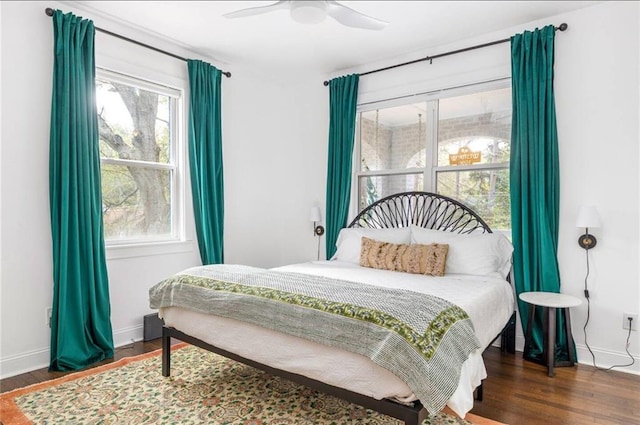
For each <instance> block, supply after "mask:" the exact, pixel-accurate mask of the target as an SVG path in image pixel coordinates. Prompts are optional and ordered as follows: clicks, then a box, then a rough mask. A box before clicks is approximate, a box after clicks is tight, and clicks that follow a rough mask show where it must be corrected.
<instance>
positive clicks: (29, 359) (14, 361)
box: [0, 347, 50, 379]
mask: <svg viewBox="0 0 640 425" xmlns="http://www.w3.org/2000/svg"><path fill="white" fill-rule="evenodd" d="M49 356H50V350H49V347H47V348H42V349H40V350H33V351H27V352H26V353H21V354H16V355H15V356H9V357H5V358H3V359H2V360H0V379H4V378H10V377H12V376H16V375H20V374H23V373H27V372H31V371H34V370H37V369H42V368H43V367H49V360H50V358H49Z"/></svg>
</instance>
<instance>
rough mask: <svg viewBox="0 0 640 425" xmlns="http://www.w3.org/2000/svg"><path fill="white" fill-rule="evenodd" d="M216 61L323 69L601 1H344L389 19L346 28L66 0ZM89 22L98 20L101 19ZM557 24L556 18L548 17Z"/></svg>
mask: <svg viewBox="0 0 640 425" xmlns="http://www.w3.org/2000/svg"><path fill="white" fill-rule="evenodd" d="M62 3H66V4H73V5H75V6H78V7H79V8H80V9H84V10H87V11H92V12H97V13H96V15H98V16H99V15H103V16H105V17H109V18H112V19H115V20H118V21H120V22H123V23H127V24H129V25H133V26H136V27H138V28H141V29H143V30H145V31H147V32H151V33H154V34H155V35H158V36H160V37H162V38H165V39H169V40H171V41H172V42H175V43H177V44H179V45H181V46H183V47H188V48H190V50H192V51H194V52H196V53H199V54H201V55H203V56H206V57H208V58H211V59H213V60H215V61H216V62H217V63H216V64H219V65H221V66H222V67H223V68H224V65H226V68H228V69H229V70H230V71H233V66H234V65H243V66H252V67H259V68H261V69H264V70H267V71H275V72H283V71H287V72H300V71H305V70H313V71H314V72H319V73H323V74H331V73H334V72H336V71H339V70H342V69H347V68H351V67H355V66H358V65H362V64H366V63H371V62H376V61H379V60H384V59H387V58H393V57H396V56H399V55H403V54H407V53H411V52H414V51H417V50H424V49H428V48H430V47H437V46H442V45H446V44H449V43H453V42H456V41H458V40H461V39H465V38H468V37H473V36H476V35H481V34H485V33H489V32H493V31H498V30H501V29H505V28H509V27H512V26H517V25H521V24H524V23H527V22H531V21H536V20H539V19H544V18H547V17H551V16H554V15H558V14H561V13H564V12H568V11H572V10H575V9H580V8H583V7H587V6H591V5H593V4H596V3H599V2H598V1H342V2H341V3H342V4H344V5H346V6H348V7H351V8H353V9H356V10H358V11H359V12H362V13H365V14H367V15H370V16H373V17H376V18H379V19H382V20H385V21H388V22H390V24H389V25H388V26H387V27H386V28H385V29H384V30H382V31H371V30H362V29H355V28H349V27H345V26H342V25H340V24H339V23H338V22H336V21H335V20H333V19H332V18H327V19H326V20H325V21H323V22H321V23H319V24H315V25H304V24H299V23H297V22H294V21H292V20H291V18H290V16H289V12H288V11H287V10H276V11H274V12H271V13H268V14H263V15H258V16H251V17H246V18H239V19H227V18H224V17H223V16H222V15H223V14H225V13H228V12H232V11H235V10H238V9H241V8H245V7H255V6H264V5H267V4H271V3H273V2H270V1H75V2H72V1H67V2H62ZM94 21H95V25H96V26H97V27H101V23H100V21H99V19H95V20H94ZM549 23H550V24H556V25H558V24H560V22H549Z"/></svg>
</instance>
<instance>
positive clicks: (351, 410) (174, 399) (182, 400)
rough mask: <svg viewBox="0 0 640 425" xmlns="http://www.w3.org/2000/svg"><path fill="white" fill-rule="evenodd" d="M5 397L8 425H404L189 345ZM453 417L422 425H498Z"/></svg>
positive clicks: (0, 415) (3, 417)
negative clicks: (167, 363) (167, 365)
mask: <svg viewBox="0 0 640 425" xmlns="http://www.w3.org/2000/svg"><path fill="white" fill-rule="evenodd" d="M171 366H172V367H171V373H172V376H171V377H170V378H164V377H163V376H162V373H161V367H162V362H161V358H160V350H157V351H154V352H152V353H147V354H143V355H141V356H136V357H129V358H125V359H122V360H119V361H117V362H114V363H110V364H107V365H104V366H100V367H97V368H94V369H88V370H86V371H83V372H78V373H73V374H70V375H66V376H64V377H62V378H58V379H54V380H51V381H46V382H43V383H40V384H36V385H32V386H29V387H25V388H20V389H17V390H14V391H11V392H8V393H4V394H0V421H1V423H2V424H3V425H23V424H104V425H106V424H181V425H182V424H214V425H223V424H240V425H267V424H269V425H341V424H363V425H383V424H384V425H391V424H393V425H400V424H402V422H400V421H398V420H396V419H393V418H390V417H388V416H385V415H382V414H379V413H376V412H373V411H371V410H368V409H364V408H363V407H361V406H358V405H355V404H352V403H348V402H345V401H343V400H340V399H337V398H335V397H332V396H328V395H326V394H323V393H319V392H316V391H313V390H311V389H308V388H306V387H304V386H301V385H298V384H294V383H292V382H290V381H287V380H285V379H281V378H278V377H274V376H272V375H269V374H267V373H264V372H262V371H259V370H257V369H254V368H252V367H249V366H245V365H243V364H241V363H238V362H235V361H233V360H229V359H226V358H224V357H221V356H219V355H217V354H213V353H210V352H208V351H205V350H202V349H199V348H197V347H193V346H190V345H186V344H179V345H177V346H174V352H173V353H172V355H171ZM466 419H467V420H462V419H460V418H457V417H455V416H454V415H452V414H449V413H444V412H443V413H440V414H438V415H437V416H434V417H430V418H428V419H427V420H426V421H425V422H424V423H423V425H443V424H454V425H469V424H483V425H484V424H486V425H489V424H492V425H494V424H498V423H497V422H494V421H491V420H488V419H484V418H480V417H477V416H473V415H467V418H466Z"/></svg>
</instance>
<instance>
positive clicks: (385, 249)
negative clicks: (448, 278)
mask: <svg viewBox="0 0 640 425" xmlns="http://www.w3.org/2000/svg"><path fill="white" fill-rule="evenodd" d="M448 251H449V245H447V244H436V243H434V244H429V245H420V244H412V245H406V244H394V243H390V242H382V241H376V240H374V239H369V238H367V237H363V238H362V242H361V248H360V265H361V266H362V267H371V268H374V269H383V270H391V271H398V272H406V273H415V274H425V275H430V276H444V269H445V266H446V260H447V252H448Z"/></svg>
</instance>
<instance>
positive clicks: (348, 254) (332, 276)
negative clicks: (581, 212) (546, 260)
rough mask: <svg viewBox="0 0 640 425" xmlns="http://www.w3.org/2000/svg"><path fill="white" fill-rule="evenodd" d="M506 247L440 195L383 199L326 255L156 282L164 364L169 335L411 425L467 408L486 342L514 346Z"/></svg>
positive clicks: (478, 389) (192, 272)
mask: <svg viewBox="0 0 640 425" xmlns="http://www.w3.org/2000/svg"><path fill="white" fill-rule="evenodd" d="M365 243H367V244H372V245H371V248H372V249H371V250H369V251H366V253H365ZM443 245H445V246H446V248H444V254H443V253H442V252H440V254H438V252H439V251H438V250H441V249H442V248H443ZM411 247H415V248H416V249H418V248H419V249H422V250H423V251H420V252H428V254H425V255H424V256H418V257H416V256H413V254H411V255H409V254H406V255H405V256H403V257H402V258H403V259H404V260H400V258H401V256H400V255H399V254H397V250H407V251H406V252H412V253H414V252H415V250H412V248H411ZM427 247H428V248H427ZM374 248H375V249H374ZM434 250H435V251H434ZM383 251H384V254H385V255H379V254H382V253H383ZM436 251H437V252H436ZM511 251H512V247H511V245H510V243H509V242H508V240H506V238H504V237H503V236H501V235H499V234H495V233H492V231H491V229H490V228H489V226H487V224H486V223H485V222H484V221H483V220H482V218H480V217H479V216H478V215H477V214H476V213H475V212H473V211H472V210H470V209H469V208H468V207H466V206H465V205H463V204H461V203H459V202H458V201H456V200H453V199H451V198H448V197H446V196H442V195H437V194H433V193H429V192H405V193H399V194H395V195H392V196H389V197H386V198H383V199H380V200H379V201H377V202H375V203H373V204H372V205H370V206H369V207H367V208H365V209H364V210H363V211H362V212H360V214H358V215H357V216H356V217H355V218H354V219H353V221H352V222H351V223H350V224H349V226H347V227H346V228H345V229H343V230H341V232H340V235H339V237H338V242H337V252H336V255H335V256H334V257H333V258H332V259H331V260H330V261H313V262H308V263H303V264H293V265H289V266H284V267H278V268H274V269H269V270H263V269H257V268H253V267H249V266H240V265H215V266H204V267H197V268H192V269H188V270H186V271H183V272H181V273H179V274H177V275H175V276H172V277H170V278H168V279H166V280H164V281H162V282H160V283H158V284H157V285H155V286H154V287H153V288H151V289H150V304H151V307H152V308H157V309H158V310H159V315H160V317H161V318H163V320H164V323H165V325H164V327H163V343H162V347H163V355H162V362H163V370H162V373H163V375H164V376H169V375H170V370H171V366H170V360H171V358H170V354H171V350H170V346H171V338H177V339H179V340H182V341H184V342H188V343H190V344H193V345H196V346H199V347H201V348H204V349H207V350H210V351H213V352H216V353H218V354H221V355H223V356H225V357H228V358H231V359H234V360H237V361H240V362H242V363H245V364H248V365H250V366H253V367H256V368H259V369H262V370H265V371H267V372H268V373H271V374H274V375H278V376H282V377H284V378H286V379H290V380H292V381H295V382H298V383H301V384H303V385H306V386H308V387H311V388H314V389H317V390H319V391H323V392H326V393H328V394H332V395H335V396H337V397H339V398H342V399H345V400H348V401H351V402H354V403H356V404H359V405H362V406H364V407H366V408H370V409H373V410H375V411H378V412H380V413H383V414H386V415H389V416H392V417H394V418H397V419H400V420H402V421H404V422H405V424H407V425H418V424H420V423H422V421H423V420H424V419H425V418H426V417H427V415H429V414H434V413H436V412H437V411H439V410H440V409H441V408H442V407H444V405H447V406H449V407H450V408H451V409H452V410H453V411H454V412H456V413H457V414H458V415H459V416H461V417H464V416H465V414H466V413H467V412H468V411H469V410H471V408H472V407H473V402H474V391H475V393H476V395H477V397H478V398H479V399H481V397H482V385H481V384H482V380H483V379H484V378H485V377H486V371H485V368H484V363H483V360H482V352H483V351H484V349H486V348H487V347H488V346H489V345H491V344H492V343H493V342H494V341H495V340H496V339H498V338H500V341H501V347H502V349H503V350H505V351H508V352H512V353H513V352H515V313H514V307H515V301H514V296H513V289H512V287H511V286H510V284H509V281H508V280H509V271H510V266H511V263H510V258H511ZM390 252H391V253H392V254H393V255H391V257H390V254H389V253H390ZM402 252H405V251H402ZM368 253H372V254H368ZM365 254H366V255H365ZM367 255H369V256H367ZM438 255H440V257H438ZM443 255H444V257H443ZM365 257H366V258H365ZM378 257H380V258H378ZM390 258H392V259H391V260H390ZM407 258H409V259H410V260H407V261H405V260H406V259H407ZM416 258H419V259H421V260H420V261H422V259H423V258H427V260H425V261H426V262H425V261H422V262H420V264H419V265H418V264H417V263H418V262H419V261H417V260H416ZM438 258H440V259H442V258H445V259H446V261H443V262H441V261H439V260H438ZM367 259H368V260H370V261H369V262H367ZM414 260H415V261H414ZM362 265H365V266H366V267H363V266H362ZM402 267H405V268H407V267H408V268H409V269H411V270H410V271H409V272H404V271H398V268H400V269H402ZM425 267H427V269H428V271H427V272H428V273H432V272H433V273H435V274H443V276H425V275H424V274H423V272H424V268H425ZM434 268H435V272H434V270H432V269H434ZM418 269H419V271H418ZM230 282H232V283H230ZM238 282H240V283H238ZM205 286H206V288H204V287H205ZM204 291H206V292H204ZM182 293H184V294H186V295H184V300H183V301H178V298H179V296H178V295H179V294H182ZM354 297H357V298H354ZM318 300H322V301H320V302H319V301H318ZM354 300H355V301H354ZM432 304H433V306H432ZM354 305H356V306H358V307H357V308H354V307H353V306H354ZM345 306H347V307H345ZM338 310H339V311H338ZM372 312H375V314H373V318H372ZM445 313H446V314H445ZM436 318H437V320H436ZM420 321H422V322H420ZM408 323H410V326H409V325H407V324H408ZM414 329H420V332H413V330H414ZM427 329H428V331H426V330H427ZM398 335H401V336H402V337H398ZM427 335H428V338H427V337H424V338H423V336H427ZM247 341H251V344H247ZM407 341H408V342H407ZM416 352H417V353H419V355H416ZM425 353H426V354H425Z"/></svg>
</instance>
